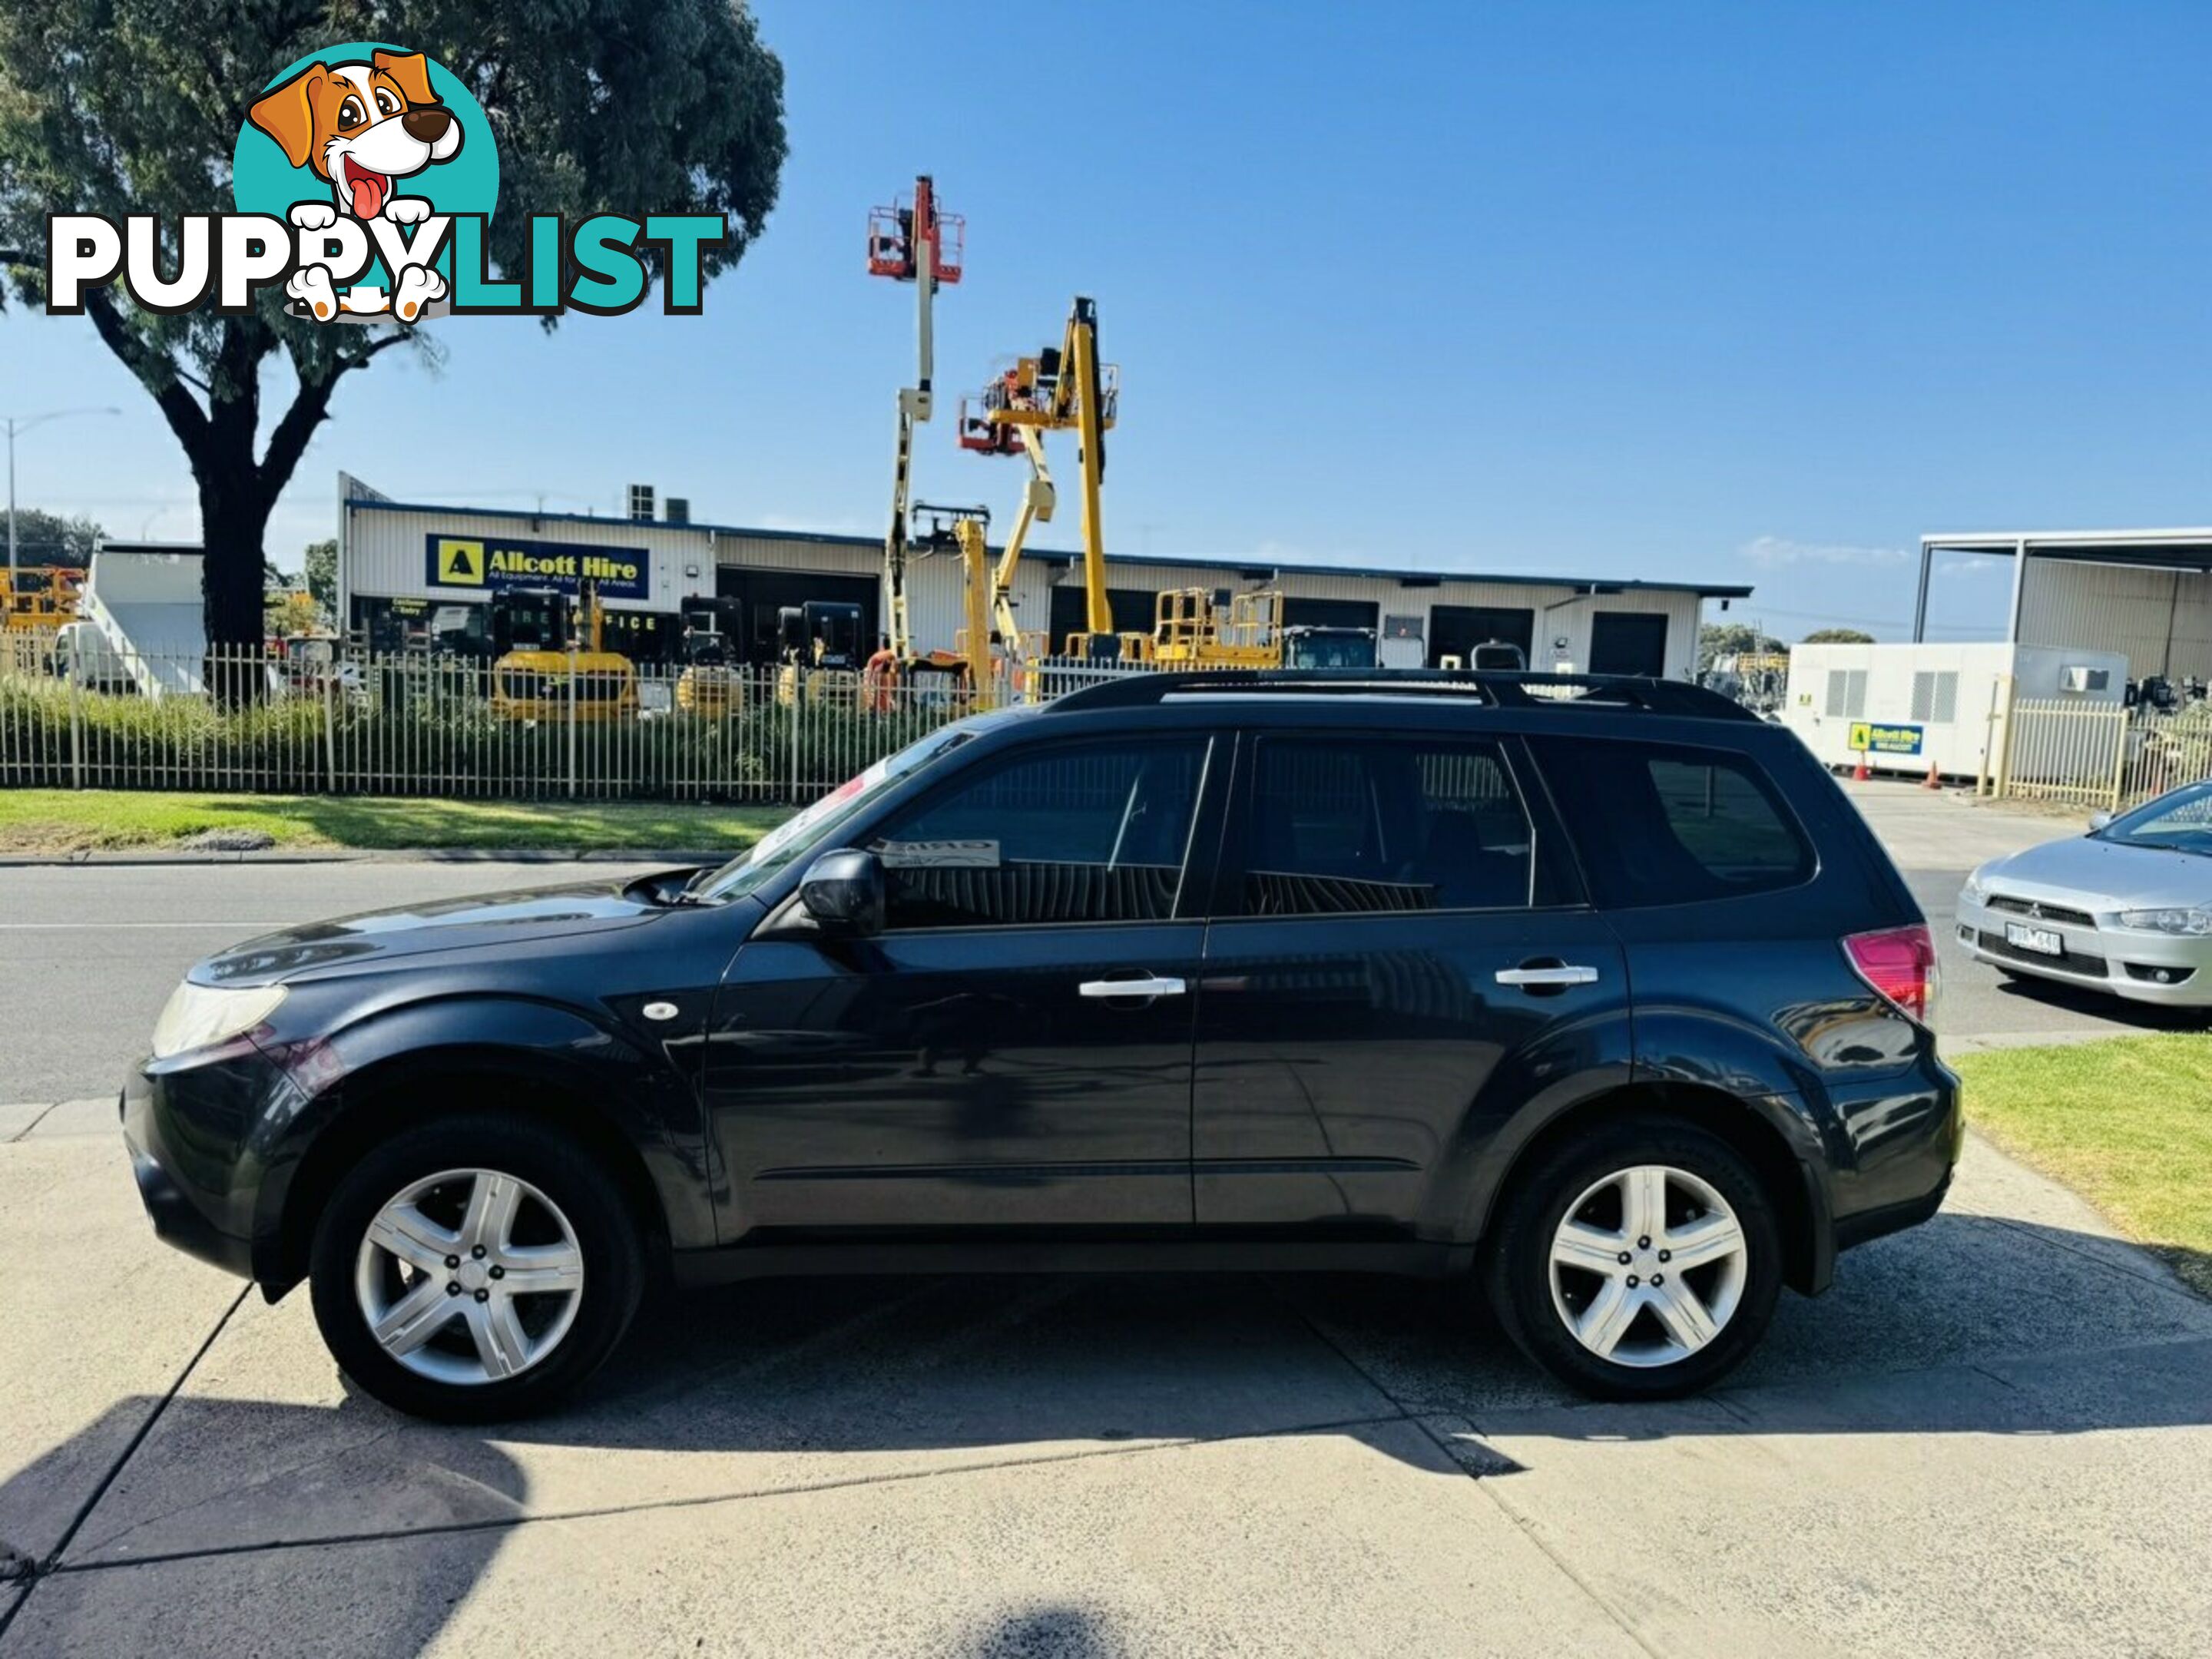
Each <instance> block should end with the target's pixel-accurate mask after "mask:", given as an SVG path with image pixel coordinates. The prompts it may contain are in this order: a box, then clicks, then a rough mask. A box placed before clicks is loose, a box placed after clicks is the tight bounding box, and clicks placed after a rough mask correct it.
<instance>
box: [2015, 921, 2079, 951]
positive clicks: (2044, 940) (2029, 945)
mask: <svg viewBox="0 0 2212 1659" xmlns="http://www.w3.org/2000/svg"><path fill="white" fill-rule="evenodd" d="M2005 943H2006V944H2007V945H2011V946H2013V947H2014V948H2015V950H2021V951H2035V952H2036V953H2037V954H2038V955H2039V956H2046V957H2063V956H2064V955H2065V954H2066V941H2065V940H2064V939H2061V938H2059V937H2058V935H2057V934H2056V933H2052V932H2051V929H2049V928H2048V927H2029V926H2027V923H2025V922H2019V921H2008V922H2007V923H2005Z"/></svg>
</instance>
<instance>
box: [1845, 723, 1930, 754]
mask: <svg viewBox="0 0 2212 1659" xmlns="http://www.w3.org/2000/svg"><path fill="white" fill-rule="evenodd" d="M1925 730H1926V728H1925V727H1923V726H1885V725H1883V724H1882V723H1881V721H1879V720H1853V721H1852V722H1851V747H1852V748H1853V749H1855V750H1860V751H1861V752H1863V753H1865V754H1869V755H1917V754H1918V753H1919V752H1920V740H1921V737H1922V735H1923V732H1925Z"/></svg>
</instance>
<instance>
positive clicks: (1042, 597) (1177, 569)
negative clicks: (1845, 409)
mask: <svg viewBox="0 0 2212 1659" xmlns="http://www.w3.org/2000/svg"><path fill="white" fill-rule="evenodd" d="M430 535H468V536H506V537H515V538H529V539H535V540H540V541H550V542H579V543H590V544H599V545H601V546H608V547H626V548H640V549H643V550H647V551H648V552H649V553H651V555H652V561H651V563H652V573H653V574H652V592H653V598H652V599H650V600H648V601H647V602H645V603H644V604H643V605H640V604H639V603H638V602H636V601H633V600H612V601H610V605H611V607H612V608H615V609H630V610H635V609H651V610H659V611H672V610H674V609H675V607H676V604H677V601H678V599H681V598H682V597H684V596H685V595H689V594H694V593H712V592H714V568H715V566H716V564H717V563H720V564H727V565H738V566H749V567H753V568H766V569H778V570H808V569H811V570H823V571H835V572H837V573H839V574H850V575H872V574H875V573H877V572H878V571H879V570H880V569H881V568H882V565H883V555H882V552H881V550H880V549H878V547H876V546H874V545H873V544H855V543H850V542H842V541H834V540H827V539H825V540H820V541H817V540H811V539H808V538H789V539H786V538H781V537H753V536H742V535H729V534H718V533H715V532H711V531H708V530H707V529H704V528H701V527H695V526H681V525H670V524H660V523H656V524H633V523H630V522H628V521H626V520H621V519H589V520H576V519H567V518H546V519H538V518H533V517H532V515H530V514H529V513H512V514H507V513H501V514H479V513H440V512H435V511H420V512H418V511H410V510H405V509H395V508H393V507H387V506H382V505H376V504H356V505H353V506H350V507H348V508H347V509H346V523H345V530H344V547H345V554H344V557H343V560H342V562H341V563H342V570H341V575H340V583H341V603H342V606H343V605H348V604H349V601H350V599H351V597H352V595H354V594H356V593H373V594H380V595H385V596H387V597H392V598H398V597H402V596H426V595H435V596H436V597H438V598H440V599H450V600H453V601H457V602H459V603H467V602H469V601H470V599H471V598H472V597H473V596H471V594H470V592H468V591H467V590H466V589H454V588H442V587H441V588H433V587H431V586H429V585H428V582H426V580H424V551H423V550H424V538H425V537H427V536H430ZM1256 568H1261V567H1260V565H1259V564H1258V563H1257V562H1255V564H1253V565H1251V566H1244V567H1240V566H1238V565H1237V564H1235V563H1224V564H1220V565H1218V566H1206V567H1200V566H1191V565H1173V564H1155V563H1148V562H1145V561H1143V560H1137V559H1115V561H1114V562H1113V576H1112V580H1113V585H1114V586H1116V587H1136V588H1146V589H1150V590H1152V591H1153V592H1159V591H1163V590H1165V589H1169V588H1177V587H1205V588H1223V587H1226V588H1229V589H1231V590H1232V591H1235V592H1249V591H1251V590H1253V589H1256V588H1260V587H1264V586H1267V585H1268V583H1267V580H1261V579H1254V578H1249V577H1246V576H1244V575H1243V574H1240V570H1242V569H1256ZM695 572H696V574H694V573H695ZM910 572H911V574H910V577H909V587H908V604H909V606H910V608H911V613H912V616H913V619H914V631H915V643H916V644H917V645H919V646H920V647H921V648H923V649H924V650H928V649H933V648H938V647H943V648H946V649H949V648H950V647H951V645H952V642H953V636H954V635H955V633H956V632H957V630H958V629H959V628H960V626H961V621H962V586H961V568H960V561H959V559H958V558H957V556H952V555H951V554H938V555H933V556H930V557H927V558H917V559H916V560H915V561H914V562H913V564H912V565H911V567H910ZM1082 580H1083V577H1082V570H1081V568H1080V565H1079V562H1074V561H1073V560H1067V559H1066V556H1064V555H1060V554H1055V555H1054V556H1052V557H1050V558H1031V559H1025V560H1024V562H1023V564H1022V568H1021V573H1020V576H1019V578H1018V583H1017V586H1016V599H1017V608H1018V614H1019V615H1020V617H1021V619H1022V623H1023V625H1024V627H1025V628H1033V629H1042V628H1044V627H1045V626H1046V625H1047V623H1048V621H1049V619H1050V617H1051V609H1052V599H1051V590H1052V587H1053V586H1054V584H1055V582H1057V583H1060V584H1079V583H1080V582H1081V581H1082ZM1274 585H1275V586H1279V587H1280V588H1281V589H1282V591H1283V592H1284V593H1285V594H1286V595H1289V596H1291V597H1296V598H1308V599H1357V600H1361V601H1364V602H1366V603H1370V604H1372V605H1376V607H1377V609H1378V612H1379V614H1380V615H1381V616H1382V617H1386V618H1387V617H1406V616H1412V617H1419V619H1420V621H1421V623H1422V629H1423V635H1424V637H1426V635H1427V632H1428V620H1429V611H1430V608H1431V606H1432V605H1470V606H1498V607H1505V608H1512V609H1522V610H1528V611H1534V613H1535V619H1534V641H1535V650H1534V653H1533V659H1532V661H1531V663H1530V666H1532V667H1534V668H1540V669H1548V668H1551V667H1553V666H1554V665H1556V664H1558V663H1562V662H1564V663H1567V664H1570V665H1572V666H1573V667H1575V668H1577V669H1582V668H1585V667H1587V666H1588V665H1589V641H1590V626H1591V618H1592V617H1594V616H1595V614H1596V613H1597V612H1599V611H1634V612H1638V613H1642V614H1653V613H1656V614H1659V615H1662V616H1664V617H1667V619H1668V628H1667V672H1668V675H1669V676H1670V677H1672V678H1687V677H1688V676H1689V674H1690V673H1691V671H1692V669H1693V668H1694V667H1695V665H1696V660H1697V632H1698V613H1699V601H1698V597H1697V595H1696V594H1694V593H1686V592H1655V591H1632V592H1625V593H1609V594H1597V595H1586V594H1578V593H1577V592H1575V590H1574V589H1573V588H1571V587H1569V586H1563V585H1556V584H1550V583H1545V582H1541V581H1539V580H1532V581H1528V582H1500V581H1488V582H1475V581H1457V580H1440V581H1438V582H1437V583H1435V584H1433V585H1431V584H1429V583H1426V582H1421V583H1418V584H1412V585H1409V584H1407V583H1406V582H1404V581H1402V580H1399V579H1397V578H1395V577H1389V576H1372V575H1360V574H1352V573H1346V574H1337V573H1334V572H1328V571H1300V570H1285V571H1283V572H1282V573H1281V574H1280V576H1279V578H1278V579H1277V580H1276V581H1275V584H1274ZM1559 639H1564V640H1565V641H1566V643H1565V646H1563V647H1555V646H1554V644H1553V641H1556V640H1559Z"/></svg>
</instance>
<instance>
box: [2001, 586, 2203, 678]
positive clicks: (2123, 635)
mask: <svg viewBox="0 0 2212 1659" xmlns="http://www.w3.org/2000/svg"><path fill="white" fill-rule="evenodd" d="M2020 641H2021V644H2023V645H2052V646H2080V647H2086V648H2087V649H2090V650H2093V651H2117V652H2118V653H2121V654H2122V655H2124V657H2126V658H2127V659H2128V668H2129V672H2130V675H2131V676H2132V677H2134V678H2138V679H2140V678H2142V677H2143V676H2145V675H2147V674H2164V675H2166V676H2168V677H2169V678H2180V677H2181V676H2183V675H2193V676H2195V677H2196V678H2198V679H2212V576H2207V575H2204V574H2201V573H2198V572H2196V571H2172V570H2135V569H2128V568H2123V567H2120V566H2116V565H2108V564H2086V563H2080V562H2069V561H2063V560H2057V559H2039V558H2030V559H2029V561H2028V564H2027V585H2026V586H2025V588H2024V589H2023V591H2022V592H2021V610H2020Z"/></svg>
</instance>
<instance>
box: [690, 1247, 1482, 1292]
mask: <svg viewBox="0 0 2212 1659" xmlns="http://www.w3.org/2000/svg"><path fill="white" fill-rule="evenodd" d="M1473 1266H1474V1246H1473V1245H1471V1244H1431V1243H1421V1242H1419V1241H1418V1240H1397V1239H1394V1240H1389V1241H1368V1240H1359V1241H1350V1240H1347V1241H1344V1242H1341V1243H1338V1242H1331V1241H1327V1240H1322V1241H1315V1242H1308V1241H1298V1242H1291V1241H1284V1242H1280V1243H1275V1242H1269V1241H1266V1240H1256V1239H1255V1240H1247V1239H1212V1240H1207V1239H1173V1240H1165V1239H1164V1240H1151V1239H1114V1240H1097V1241H1089V1240H1052V1239H1005V1240H993V1239H981V1240H976V1239H961V1240H950V1239H946V1240H939V1239H902V1240H875V1239H871V1240H867V1241H866V1242H860V1243H837V1244H735V1245H730V1246H727V1247H726V1248H724V1249H713V1250H678V1251H677V1252H676V1254H675V1256H674V1258H673V1261H672V1263H671V1267H672V1271H673V1273H674V1276H675V1279H676V1282H677V1283H678V1285H727V1284H732V1283H734V1282H735V1281H737V1280H739V1279H798V1278H811V1277H819V1276H823V1275H836V1274H844V1273H854V1274H860V1273H866V1274H878V1273H881V1274H897V1273H1387V1274H1390V1275H1392V1276H1393V1277H1396V1278H1403V1279H1449V1278H1453V1277H1455V1276H1457V1275H1459V1274H1462V1273H1467V1272H1468V1271H1469V1270H1470V1269H1471V1268H1472V1267H1473Z"/></svg>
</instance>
